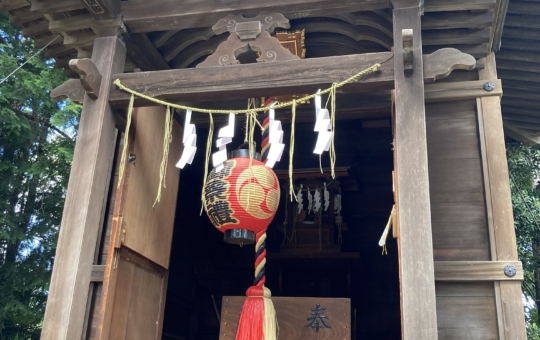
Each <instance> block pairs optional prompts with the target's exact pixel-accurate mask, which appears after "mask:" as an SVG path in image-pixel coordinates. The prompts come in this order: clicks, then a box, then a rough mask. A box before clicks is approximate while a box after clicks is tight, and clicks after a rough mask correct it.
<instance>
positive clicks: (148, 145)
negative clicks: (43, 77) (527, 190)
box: [0, 0, 540, 340]
mask: <svg viewBox="0 0 540 340" xmlns="http://www.w3.org/2000/svg"><path fill="white" fill-rule="evenodd" d="M513 1H514V0H509V1H505V0H481V1H480V0H463V1H444V0H425V1H419V0H416V1H414V0H392V1H387V0H358V1H341V0H333V1H327V0H323V1H313V0H303V1H296V2H294V1H293V2H291V1H284V0H276V1H272V2H267V3H262V2H261V3H254V2H253V1H236V2H235V3H234V4H232V3H229V2H226V1H213V0H201V1H184V0H155V1H146V0H128V1H120V0H95V1H89V0H0V11H2V12H8V14H9V15H10V22H11V23H12V24H14V25H21V26H22V34H23V35H25V36H28V37H31V38H33V39H34V43H35V46H36V47H38V48H41V47H44V46H47V48H46V49H45V55H46V57H49V58H55V59H56V65H57V67H61V68H64V69H65V70H66V73H67V74H68V75H69V76H70V77H71V79H70V80H68V81H67V82H66V83H64V84H63V85H62V86H60V87H58V88H56V89H54V90H53V91H52V92H51V95H52V96H53V97H54V98H58V99H63V98H70V99H71V100H73V101H76V102H80V103H82V104H83V109H82V115H81V118H80V119H81V120H80V127H79V131H78V137H77V144H76V149H75V154H74V159H73V167H72V170H71V175H70V183H69V188H68V192H67V195H66V202H65V208H64V214H63V219H62V225H61V228H60V235H59V241H58V247H57V254H56V257H55V263H54V267H53V274H52V280H51V285H50V291H49V297H48V303H47V309H46V313H45V319H44V323H43V331H42V336H41V337H42V339H44V340H49V339H50V340H59V339H67V340H71V339H101V340H105V339H167V340H168V339H182V340H194V339H204V340H206V339H208V340H210V339H214V340H215V339H233V338H234V334H235V332H236V323H237V321H238V315H239V309H240V305H241V303H242V302H243V301H244V300H245V290H246V289H247V287H249V285H251V284H252V281H253V246H250V245H247V244H246V245H244V244H242V245H243V247H238V246H233V245H230V244H226V243H224V242H223V235H222V234H221V233H220V232H218V231H216V230H215V228H213V226H212V224H211V223H210V221H209V219H208V217H207V216H205V215H206V214H203V215H202V216H201V215H200V211H201V201H200V197H201V185H202V183H203V182H204V180H205V172H206V171H207V170H210V168H211V166H210V167H206V164H205V161H206V159H205V158H206V157H208V155H210V153H213V152H214V151H215V149H216V148H215V144H214V143H213V139H214V140H215V139H216V138H218V136H217V134H218V131H219V129H222V128H224V127H225V126H228V125H227V118H226V117H227V115H225V114H213V115H212V119H211V118H210V115H209V114H197V113H196V112H194V113H193V115H192V116H191V121H189V119H187V118H189V114H188V113H187V111H186V110H167V108H166V106H169V108H171V107H172V108H174V106H173V105H183V106H182V107H184V106H189V107H194V108H205V109H207V110H208V111H209V112H212V111H214V112H218V111H219V112H221V111H225V112H226V111H228V110H241V109H245V107H246V103H247V102H248V99H250V101H249V103H250V104H253V103H256V104H257V105H256V109H259V108H260V107H261V105H262V104H264V103H265V101H266V99H268V98H280V99H279V100H278V102H280V101H281V102H287V101H289V100H290V101H292V100H296V99H298V98H302V97H305V96H306V95H310V94H316V93H317V91H318V90H320V89H321V90H322V89H330V93H334V92H335V97H334V98H335V99H336V103H335V104H336V105H335V106H333V105H332V104H331V103H332V100H330V104H328V108H329V109H330V108H332V107H333V108H334V109H335V110H334V111H335V115H333V117H334V118H335V121H334V122H333V124H331V128H329V130H328V131H325V132H332V133H333V136H334V143H333V145H334V147H335V159H333V160H332V159H329V157H328V154H327V153H326V152H323V153H322V156H321V158H319V156H318V155H315V154H313V150H314V146H315V143H316V141H317V138H318V137H317V132H315V131H314V124H315V120H316V114H315V110H314V100H313V98H311V99H310V100H306V101H305V102H304V103H296V102H294V105H292V106H289V107H282V108H277V109H276V110H275V119H276V120H279V121H280V122H281V125H282V126H281V127H282V130H281V132H283V139H282V141H281V142H279V143H282V144H285V147H284V148H283V155H282V157H281V161H280V162H278V163H277V165H276V166H275V172H276V173H277V174H278V176H279V177H280V180H281V182H280V183H281V190H282V199H281V203H280V205H279V207H278V210H277V215H276V217H275V218H274V221H273V223H272V224H271V225H270V227H269V228H268V238H267V239H266V249H267V251H268V266H267V270H266V279H267V281H266V285H267V287H268V288H270V289H271V290H272V292H273V299H274V301H275V305H276V310H277V313H278V316H277V318H278V320H279V321H280V325H283V329H282V330H281V331H280V334H279V337H278V339H279V340H288V339H301V338H312V337H313V338H317V339H346V340H349V339H351V340H352V339H355V340H356V339H383V340H390V339H405V340H434V339H441V340H442V339H445V340H447V339H455V340H462V339H470V340H480V339H506V340H510V339H512V340H514V339H520V340H521V339H523V340H524V339H526V330H525V318H524V313H523V302H522V294H521V286H520V285H521V281H522V280H523V269H522V264H521V262H519V260H518V254H517V249H516V240H515V232H514V226H513V216H512V206H511V197H510V188H509V178H508V167H507V164H506V156H505V138H506V137H511V138H514V139H517V140H521V141H526V142H528V143H532V142H533V141H534V139H535V135H536V134H537V133H538V131H536V130H535V129H537V128H538V127H537V126H536V125H534V124H530V123H531V122H532V121H531V119H532V118H534V119H536V120H537V119H538V118H537V117H536V115H537V113H536V112H532V110H533V108H535V107H536V106H534V105H536V102H535V100H536V101H537V98H536V97H534V98H532V99H531V97H532V96H535V94H533V93H532V92H531V91H532V90H530V89H529V88H527V89H525V90H523V87H524V86H525V85H527V86H532V88H534V86H536V85H534V84H535V83H534V81H537V79H536V78H535V76H534V74H537V73H535V72H536V71H534V70H535V68H534V67H532V70H533V71H532V75H530V74H529V73H527V72H526V71H524V70H527V71H530V70H531V67H527V68H524V67H525V66H524V65H522V64H523V63H526V66H531V65H532V64H534V63H535V62H536V61H535V59H534V58H531V57H530V55H528V54H526V53H525V54H523V53H521V52H520V53H517V52H516V54H512V53H513V52H511V51H514V52H515V51H517V50H519V51H523V49H526V48H529V46H530V45H531V43H530V42H529V40H530V39H531V38H530V36H531V34H522V33H523V32H526V33H528V31H527V29H525V28H522V27H523V26H521V25H527V24H528V25H532V26H534V22H536V21H535V20H529V19H530V16H533V15H534V13H535V11H536V13H537V14H538V13H540V7H539V6H538V5H536V4H532V2H531V3H530V4H529V2H525V1H521V0H520V1H517V0H516V1H515V2H516V3H518V5H519V6H516V5H515V4H513ZM509 3H510V5H509ZM524 8H525V9H526V10H524ZM507 11H508V13H509V14H508V16H507V15H506V14H507ZM505 17H507V18H509V20H508V24H509V25H514V26H512V27H513V28H511V29H510V30H509V31H508V32H509V33H503V25H504V23H505ZM518 24H519V25H518ZM515 25H518V26H519V27H520V28H519V29H522V30H523V31H519V30H518V28H516V27H518V26H515ZM534 27H536V26H534ZM504 34H509V36H508V35H507V37H508V38H509V39H508V40H506V41H509V43H508V44H509V45H508V46H509V47H507V49H506V50H505V49H504V40H503V43H502V44H503V52H504V53H502V54H501V58H500V59H501V62H500V64H499V63H498V62H499V56H498V55H497V54H496V51H497V50H498V49H499V46H500V45H501V36H504ZM56 36H59V37H58V38H56ZM52 39H57V40H54V43H51V44H50V45H47V44H49V43H50V42H51V41H52ZM535 39H536V40H537V38H535ZM516 46H517V47H516ZM496 59H497V60H496ZM509 60H512V62H510V61H509ZM524 60H526V61H524ZM372 67H373V69H371V68H372ZM366 69H371V70H374V71H373V72H370V73H369V75H368V76H365V77H357V78H351V77H352V76H355V75H358V74H359V72H361V71H363V70H366ZM375 69H376V71H375ZM505 77H507V78H505ZM500 78H503V80H504V81H503V82H501V79H500ZM506 79H508V87H507V85H506V84H507V82H506ZM346 80H347V81H346ZM522 80H525V81H526V82H527V83H526V84H525V85H524V84H522V82H521V81H522ZM344 81H345V82H344ZM342 82H343V83H342ZM336 84H340V87H339V88H336V87H335V86H336ZM120 85H121V86H122V87H120ZM503 85H504V86H505V87H504V91H503ZM126 89H128V90H130V91H134V93H137V95H136V96H135V95H133V97H132V94H131V93H129V92H127V90H126ZM507 89H508V90H507ZM503 92H504V96H503ZM507 94H508V95H507ZM501 97H502V98H504V99H503V100H502V103H503V106H502V109H501ZM132 98H133V100H132ZM261 98H264V99H262V100H261ZM328 98H329V97H328V94H324V96H323V97H322V99H323V107H324V102H325V101H326V100H327V99H328ZM524 99H525V100H524ZM156 100H160V101H161V102H156ZM163 103H169V104H163ZM130 104H132V106H133V110H130V109H129V108H130V106H131V105H130ZM297 104H298V105H297ZM505 108H506V109H508V110H509V111H505ZM261 110H262V109H261ZM330 111H332V109H330ZM167 112H171V115H168V114H167ZM263 114H266V113H263V112H261V113H260V114H259V115H255V118H256V119H257V121H259V120H260V121H262V119H261V118H263ZM238 116H240V115H238ZM524 116H526V117H527V120H526V121H524V118H523V117H524ZM171 117H172V119H171V120H170V121H168V119H169V118H171ZM249 117H250V116H249V114H248V119H249ZM251 117H252V116H251ZM531 117H532V118H531ZM244 119H245V117H241V118H239V117H237V118H236V120H237V122H236V127H235V128H234V129H232V130H235V131H233V132H236V135H235V137H234V138H233V140H232V141H229V142H228V143H229V145H228V146H227V147H228V148H229V149H228V150H229V151H232V150H234V149H236V148H237V147H239V146H240V145H241V144H242V143H243V142H244V139H243V138H242V137H244V136H243V132H244V131H243V130H245V128H243V126H242V124H243V121H244ZM185 122H190V124H193V125H194V126H195V127H196V131H197V135H196V138H195V139H196V141H195V146H196V147H197V148H198V150H197V153H196V155H195V156H194V158H193V159H192V163H191V164H190V165H189V166H186V167H185V168H183V169H182V170H181V171H180V169H178V168H176V167H175V164H176V162H178V160H179V159H180V157H181V155H182V153H183V151H185V150H186V149H187V146H193V145H185V144H186V143H187V142H186V141H185V140H184V138H183V133H184V132H183V131H184V130H185V128H187V127H188V126H185V125H186V124H185ZM534 122H536V121H534ZM166 123H168V125H167V128H166V129H165V128H164V127H165V125H166ZM214 126H215V127H216V131H215V133H214V135H213V139H212V138H211V137H212V136H211V134H212V133H213V130H212V128H213V127H214ZM229 126H230V125H229ZM256 129H259V127H258V126H257V127H256ZM186 131H187V133H189V134H191V135H193V134H194V133H193V130H192V131H189V130H186ZM505 133H506V134H505ZM240 135H242V136H240ZM246 135H247V134H246ZM168 137H170V138H168ZM209 137H210V138H209ZM263 137H264V134H262V135H261V134H258V135H257V137H256V138H255V139H256V140H255V142H256V143H257V145H259V147H260V146H261V144H262V142H264V138H263ZM291 137H292V138H291ZM207 139H209V140H210V143H211V144H210V146H211V148H210V149H209V151H206V152H205V141H206V140H207ZM165 141H167V142H165ZM169 141H170V142H169ZM191 141H192V142H193V138H192V140H191ZM276 143H277V142H276ZM279 143H277V144H279ZM165 144H166V145H167V146H168V149H166V150H168V154H167V153H165V152H164V145H165ZM291 145H293V146H294V147H293V148H290V147H291ZM124 148H125V153H124ZM259 151H262V150H257V152H259ZM164 154H165V155H166V157H165V158H163V155H164ZM123 155H124V156H125V157H123ZM163 159H165V162H163ZM289 165H291V167H289ZM160 168H161V169H163V170H164V169H166V176H160V174H163V172H160ZM321 168H322V169H323V174H322V175H321V174H320V169H321ZM331 168H333V169H334V170H335V178H332V177H331V175H329V173H331V170H328V169H331ZM329 176H330V177H329ZM291 177H292V178H294V180H293V181H292V182H294V183H292V184H293V185H294V186H296V190H295V191H296V192H298V191H299V190H300V189H302V188H300V184H302V185H303V187H305V188H307V189H310V190H312V189H313V190H315V191H316V190H317V187H319V188H321V189H323V190H322V191H323V192H322V196H323V202H322V204H323V205H324V183H327V184H330V182H333V184H335V183H336V182H339V183H340V188H341V193H340V195H341V196H342V197H341V205H342V210H341V211H339V212H336V210H335V209H334V208H335V207H334V206H333V205H334V202H336V200H335V197H336V195H337V194H338V192H337V189H336V186H335V185H334V186H331V185H328V186H329V188H328V191H329V195H332V196H333V197H334V199H330V198H329V199H328V203H329V206H328V210H326V211H325V210H324V209H322V210H317V213H315V214H314V213H313V210H312V209H313V207H312V209H309V207H304V206H302V207H300V208H299V205H298V203H294V202H293V203H291V202H290V192H291V191H290V188H291V187H289V185H290V184H291V183H290V182H291V181H290V178H291ZM321 186H322V187H321ZM158 187H160V188H161V196H160V200H159V202H158V203H156V204H155V206H154V203H155V201H156V196H157V188H158ZM300 191H301V190H300ZM315 191H314V192H315ZM331 191H334V192H332V193H331ZM285 192H289V196H287V194H286V193H285ZM314 192H313V193H314ZM305 194H306V197H304V198H305V199H307V192H305ZM310 195H311V193H310ZM312 199H314V197H312ZM394 205H395V208H396V210H395V211H396V213H395V214H392V222H393V223H392V229H390V230H389V233H388V237H387V239H386V246H387V250H388V255H381V248H380V247H379V245H378V242H379V239H380V238H381V234H382V233H383V231H384V230H385V225H386V224H387V221H388V219H389V216H390V215H391V212H392V207H393V206H394ZM295 208H296V209H295ZM306 211H307V212H306ZM295 212H296V213H295ZM295 215H296V216H295ZM306 222H309V223H306ZM293 225H296V227H295V229H294V231H295V232H296V234H295V237H292V236H293V234H291V232H292V231H293V228H292V226H293ZM340 234H341V235H340ZM344 305H349V306H348V307H343V306H344ZM322 307H324V308H326V309H325V310H324V313H325V314H324V315H326V316H327V317H328V318H327V319H326V318H316V320H317V322H318V323H317V325H319V326H320V327H319V328H320V329H319V330H318V331H317V329H315V328H312V327H311V326H309V327H306V326H308V325H310V322H311V321H310V320H311V319H310V318H311V317H312V316H314V315H318V316H320V315H323V314H320V313H321V311H323V310H322ZM311 313H315V314H313V315H312V314H311ZM317 313H319V314H317ZM289 316H290V317H289ZM280 318H281V319H280ZM284 318H286V319H287V320H284ZM321 320H322V321H325V322H326V321H328V324H329V326H331V328H327V327H324V324H323V323H322V321H321ZM321 325H323V326H321ZM322 327H324V328H322Z"/></svg>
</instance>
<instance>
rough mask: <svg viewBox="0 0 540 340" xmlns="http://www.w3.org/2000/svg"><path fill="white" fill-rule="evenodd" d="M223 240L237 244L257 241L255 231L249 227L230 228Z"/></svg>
mask: <svg viewBox="0 0 540 340" xmlns="http://www.w3.org/2000/svg"><path fill="white" fill-rule="evenodd" d="M223 240H224V241H225V242H227V243H230V244H237V245H246V244H253V243H255V233H254V232H252V231H250V230H247V229H229V230H227V231H225V233H224V235H223Z"/></svg>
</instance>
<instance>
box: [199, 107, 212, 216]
mask: <svg viewBox="0 0 540 340" xmlns="http://www.w3.org/2000/svg"><path fill="white" fill-rule="evenodd" d="M213 137H214V116H212V113H210V129H209V130H208V139H207V140H206V160H205V163H204V179H203V186H202V190H201V201H202V207H201V215H202V213H203V210H204V211H207V208H206V200H205V199H204V187H205V186H206V181H207V180H208V165H209V163H210V153H211V152H212V138H213Z"/></svg>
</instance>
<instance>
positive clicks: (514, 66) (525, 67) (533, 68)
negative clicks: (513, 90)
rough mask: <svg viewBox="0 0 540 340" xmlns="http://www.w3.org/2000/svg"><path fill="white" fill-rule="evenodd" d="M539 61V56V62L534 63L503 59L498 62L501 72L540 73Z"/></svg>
mask: <svg viewBox="0 0 540 340" xmlns="http://www.w3.org/2000/svg"><path fill="white" fill-rule="evenodd" d="M539 60H540V56H538V57H537V60H535V61H534V62H523V61H515V60H504V59H501V60H498V61H497V68H498V69H501V70H511V71H522V72H534V73H540V64H539V63H538V61H539Z"/></svg>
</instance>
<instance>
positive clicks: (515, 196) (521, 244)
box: [506, 142, 540, 340]
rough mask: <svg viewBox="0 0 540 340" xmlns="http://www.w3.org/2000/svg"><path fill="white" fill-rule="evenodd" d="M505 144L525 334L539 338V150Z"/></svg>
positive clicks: (532, 338)
mask: <svg viewBox="0 0 540 340" xmlns="http://www.w3.org/2000/svg"><path fill="white" fill-rule="evenodd" d="M506 147H507V157H508V169H509V173H510V188H511V190H512V205H513V210H514V222H515V228H516V238H517V243H518V254H519V259H520V260H521V261H522V262H523V267H524V268H523V269H524V274H525V280H524V281H523V285H522V288H523V294H524V295H525V296H524V300H525V301H526V304H525V316H526V319H527V334H528V338H529V339H531V340H540V319H539V310H540V309H539V306H540V280H539V279H540V187H539V186H538V180H540V150H536V149H533V148H531V147H529V146H526V145H523V144H520V143H515V142H514V143H508V144H507V146H506Z"/></svg>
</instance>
